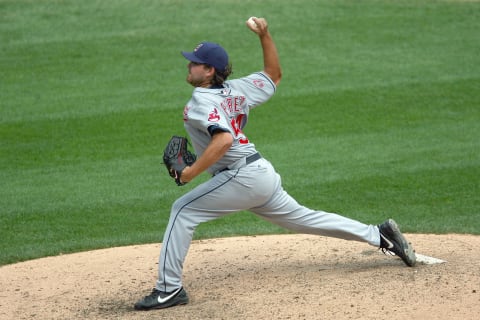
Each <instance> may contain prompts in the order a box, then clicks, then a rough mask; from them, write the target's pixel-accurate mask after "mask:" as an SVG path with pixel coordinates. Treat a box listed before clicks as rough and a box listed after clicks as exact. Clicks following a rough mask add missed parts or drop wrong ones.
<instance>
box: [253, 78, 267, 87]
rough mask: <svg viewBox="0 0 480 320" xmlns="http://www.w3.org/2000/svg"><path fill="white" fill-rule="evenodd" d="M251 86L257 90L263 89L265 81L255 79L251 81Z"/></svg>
mask: <svg viewBox="0 0 480 320" xmlns="http://www.w3.org/2000/svg"><path fill="white" fill-rule="evenodd" d="M253 85H254V86H255V87H257V88H263V87H265V81H263V80H260V79H255V80H253Z"/></svg>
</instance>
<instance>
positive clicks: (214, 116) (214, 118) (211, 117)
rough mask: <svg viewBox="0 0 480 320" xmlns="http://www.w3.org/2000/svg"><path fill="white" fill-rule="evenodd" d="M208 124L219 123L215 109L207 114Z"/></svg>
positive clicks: (218, 115) (218, 116)
mask: <svg viewBox="0 0 480 320" xmlns="http://www.w3.org/2000/svg"><path fill="white" fill-rule="evenodd" d="M208 121H209V122H218V121H220V114H219V113H218V110H217V108H213V110H212V112H210V113H209V114H208Z"/></svg>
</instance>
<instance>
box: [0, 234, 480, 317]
mask: <svg viewBox="0 0 480 320" xmlns="http://www.w3.org/2000/svg"><path fill="white" fill-rule="evenodd" d="M406 237H407V238H408V240H409V241H411V242H412V243H413V245H414V247H415V249H416V252H417V253H418V254H421V255H423V256H427V257H432V258H435V259H440V260H442V261H443V263H436V264H426V263H419V264H418V265H417V266H416V267H414V268H409V267H406V266H405V265H404V264H403V262H402V261H401V260H400V259H399V258H397V257H391V256H385V255H383V254H379V252H378V250H377V249H375V248H373V247H370V246H368V245H367V244H364V243H357V242H349V241H344V240H338V239H332V238H325V237H318V236H310V235H278V236H257V237H237V238H224V239H212V240H202V241H194V242H193V243H192V245H191V247H190V251H189V254H188V256H187V260H186V261H185V269H184V286H185V289H186V290H187V292H188V293H189V295H190V304H188V305H186V306H178V307H173V308H170V309H164V310H154V311H135V310H134V309H133V304H134V303H135V302H136V301H137V300H138V299H140V298H142V297H143V296H144V295H147V294H149V293H150V291H151V289H152V288H153V286H154V284H155V280H156V273H157V264H156V261H157V259H158V254H159V249H160V244H152V245H141V246H130V247H121V248H111V249H105V250H96V251H90V252H82V253H77V254H71V255H63V256H57V257H48V258H43V259H38V260H32V261H27V262H22V263H18V264H13V265H7V266H3V267H1V268H0V319H153V318H155V319H335V320H340V319H390V320H392V319H478V315H479V314H480V253H479V252H480V250H479V248H480V237H478V236H470V235H420V234H410V235H409V234H407V235H406ZM445 261H446V262H445Z"/></svg>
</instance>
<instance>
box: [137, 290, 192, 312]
mask: <svg viewBox="0 0 480 320" xmlns="http://www.w3.org/2000/svg"><path fill="white" fill-rule="evenodd" d="M187 303H188V295H187V292H186V291H185V289H183V287H182V288H179V289H177V290H175V291H172V292H163V291H160V290H157V289H155V288H154V289H153V290H152V293H150V295H148V296H145V297H144V298H143V299H141V300H139V301H138V302H137V303H135V306H134V308H135V310H150V309H163V308H169V307H173V306H178V305H182V304H187Z"/></svg>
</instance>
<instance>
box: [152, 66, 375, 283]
mask: <svg viewBox="0 0 480 320" xmlns="http://www.w3.org/2000/svg"><path fill="white" fill-rule="evenodd" d="M275 90H276V87H275V84H274V83H273V82H272V80H271V79H270V78H269V77H268V76H267V75H266V74H265V73H263V72H258V73H253V74H251V75H249V76H247V77H244V78H241V79H236V80H230V81H227V82H226V83H225V85H224V87H223V88H196V89H195V90H194V92H193V95H192V98H191V99H190V101H188V103H187V105H186V106H185V109H184V121H185V128H186V130H187V132H188V134H189V136H190V139H191V141H192V144H193V146H194V149H195V151H196V153H197V154H198V155H202V153H203V152H204V151H205V148H206V147H207V146H208V144H209V142H210V141H211V137H212V134H213V132H215V131H216V130H222V131H224V132H230V133H231V134H232V136H233V137H234V143H233V145H232V147H231V148H230V150H228V151H227V153H226V154H225V156H224V157H223V158H222V159H220V160H219V161H218V162H217V163H215V164H214V165H212V166H211V167H210V168H208V171H209V172H210V173H211V174H213V175H214V176H213V177H212V178H211V179H209V180H208V181H206V182H204V183H202V184H200V185H198V186H196V187H195V188H194V189H192V190H191V191H189V192H187V193H186V194H185V195H183V196H182V197H180V198H179V199H177V200H176V201H175V202H174V203H173V205H172V208H171V212H170V219H169V222H168V225H167V229H166V231H165V234H164V238H163V243H162V247H161V251H160V258H159V265H158V280H157V283H156V288H157V289H158V290H161V291H164V292H171V291H173V290H176V289H178V288H180V287H181V286H182V270H183V262H184V260H185V257H186V255H187V252H188V248H189V246H190V243H191V240H192V237H193V233H194V230H195V228H196V226H197V225H198V224H200V223H202V222H207V221H210V220H213V219H216V218H219V217H222V216H224V215H226V214H229V213H233V212H238V211H242V210H249V211H251V212H253V213H255V214H257V215H259V216H261V217H262V218H264V219H265V220H267V221H270V222H272V223H275V224H278V225H280V226H282V227H284V228H287V229H290V230H293V231H295V232H299V233H308V234H316V235H324V236H330V237H337V238H341V239H346V240H356V241H363V242H367V243H369V244H371V245H373V246H376V247H378V246H379V245H380V233H379V229H378V227H377V226H374V225H365V224H363V223H361V222H358V221H356V220H352V219H349V218H346V217H343V216H341V215H338V214H335V213H328V212H324V211H318V210H312V209H309V208H307V207H304V206H302V205H300V204H299V203H298V202H297V201H296V200H295V199H293V198H292V197H291V196H290V195H289V194H288V193H287V192H286V191H285V190H284V189H283V187H282V181H281V178H280V176H279V175H278V174H277V173H276V171H275V169H274V167H273V166H272V164H271V163H270V162H269V161H267V160H266V159H264V158H262V157H261V156H259V155H258V153H257V150H256V148H255V145H254V144H252V143H251V142H250V141H249V140H248V137H247V135H246V134H245V133H244V132H243V130H244V128H245V125H246V123H247V120H248V116H249V113H250V111H251V110H252V108H254V107H256V106H258V105H260V104H262V103H263V102H265V101H267V100H268V99H269V98H270V97H271V96H272V95H273V94H274V92H275Z"/></svg>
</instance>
